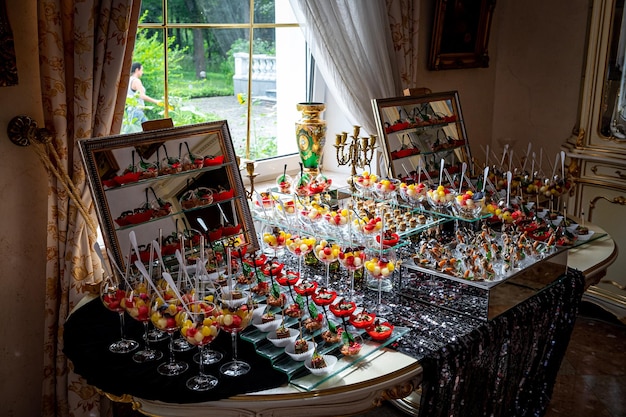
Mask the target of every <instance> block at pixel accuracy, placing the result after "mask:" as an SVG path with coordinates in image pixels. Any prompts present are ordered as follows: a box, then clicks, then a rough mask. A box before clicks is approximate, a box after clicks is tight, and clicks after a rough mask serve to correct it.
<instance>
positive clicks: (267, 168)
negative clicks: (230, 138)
mask: <svg viewBox="0 0 626 417" xmlns="http://www.w3.org/2000/svg"><path fill="white" fill-rule="evenodd" d="M169 1H170V0H163V15H162V18H163V22H149V23H141V22H140V23H138V25H137V31H140V30H142V29H152V30H159V31H160V32H161V36H162V39H163V40H164V42H163V60H164V68H163V82H164V86H163V88H164V100H163V101H164V104H165V105H164V117H165V118H167V117H169V85H168V55H169V54H168V42H167V39H168V33H169V32H170V30H171V29H204V30H210V29H247V30H248V39H249V40H250V41H249V48H248V54H249V56H250V57H252V55H253V46H254V42H253V40H254V31H255V29H280V28H299V27H300V24H298V23H297V22H294V23H255V21H254V1H255V0H249V4H250V9H249V10H250V16H249V23H171V22H168V17H167V11H168V7H169V6H168V3H169ZM283 1H285V0H283ZM285 2H286V1H285ZM276 3H278V0H277V1H276ZM275 7H279V5H276V4H275ZM306 54H307V63H311V65H310V67H309V68H307V81H306V82H307V84H308V85H307V86H306V88H307V92H306V95H307V97H306V101H311V100H312V97H311V94H312V92H313V89H314V87H313V86H314V82H313V80H314V61H313V59H312V56H311V53H310V50H309V49H308V47H307V48H306ZM252 73H253V60H252V59H249V60H248V85H247V94H246V96H247V97H251V96H252V83H253V80H252ZM245 104H246V129H245V130H246V140H245V155H239V156H240V157H241V159H242V161H243V162H242V164H241V165H242V166H245V163H244V162H246V161H253V160H252V159H251V158H250V146H251V133H252V132H251V130H252V126H251V115H252V111H253V110H252V100H246V103H245ZM294 122H295V120H294ZM294 140H295V139H294ZM297 160H298V154H297V151H296V152H295V153H289V154H283V155H276V156H275V157H270V158H266V159H260V160H255V161H254V162H255V165H256V166H257V167H263V175H262V176H260V178H259V180H266V179H268V178H269V177H271V176H272V175H274V171H276V175H278V174H279V173H280V172H282V167H283V166H284V164H289V165H290V166H293V164H294V163H295V164H296V165H297ZM276 166H280V167H281V169H280V170H274V169H273V168H274V167H276Z"/></svg>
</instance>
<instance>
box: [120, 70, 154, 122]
mask: <svg viewBox="0 0 626 417" xmlns="http://www.w3.org/2000/svg"><path fill="white" fill-rule="evenodd" d="M142 75H143V65H142V64H141V63H140V62H134V63H133V65H132V66H131V68H130V80H129V82H128V93H127V94H126V103H127V106H126V117H127V119H126V123H124V126H122V131H123V132H124V133H131V132H138V131H141V124H142V123H143V122H145V121H147V120H148V118H147V117H146V115H145V113H144V111H143V110H144V108H145V105H146V101H147V102H150V103H154V104H156V105H157V106H162V105H163V102H162V101H159V100H156V99H153V98H152V97H150V96H148V95H147V94H146V87H144V85H143V83H142V82H141V76H142ZM129 99H130V100H129Z"/></svg>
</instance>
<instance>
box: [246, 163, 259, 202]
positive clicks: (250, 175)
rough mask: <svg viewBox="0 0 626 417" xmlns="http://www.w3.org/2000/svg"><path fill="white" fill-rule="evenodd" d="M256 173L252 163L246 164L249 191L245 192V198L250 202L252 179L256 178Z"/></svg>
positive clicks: (252, 188) (252, 189) (252, 192)
mask: <svg viewBox="0 0 626 417" xmlns="http://www.w3.org/2000/svg"><path fill="white" fill-rule="evenodd" d="M258 175H259V174H257V173H256V172H254V162H246V176H247V177H248V179H249V180H250V191H246V197H247V198H248V200H252V197H253V195H254V179H255V178H256V177H257V176H258Z"/></svg>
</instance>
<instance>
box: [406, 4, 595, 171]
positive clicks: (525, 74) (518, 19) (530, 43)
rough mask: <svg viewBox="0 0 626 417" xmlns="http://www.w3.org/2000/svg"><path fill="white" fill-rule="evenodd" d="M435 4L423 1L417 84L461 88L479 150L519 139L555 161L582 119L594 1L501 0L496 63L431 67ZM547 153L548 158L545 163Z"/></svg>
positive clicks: (477, 153)
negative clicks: (582, 86) (583, 81)
mask: <svg viewBox="0 0 626 417" xmlns="http://www.w3.org/2000/svg"><path fill="white" fill-rule="evenodd" d="M432 3H434V2H429V1H423V2H422V5H421V16H422V19H421V22H420V51H419V57H420V65H419V74H418V80H417V82H416V87H422V86H424V87H428V88H430V89H431V90H432V91H448V90H458V91H459V97H460V100H461V106H462V110H463V115H464V117H465V120H466V128H467V134H468V137H469V140H470V144H471V149H472V154H473V155H474V157H475V158H477V159H478V160H479V161H481V162H482V161H484V159H485V158H484V154H483V153H482V151H481V146H482V147H483V148H484V147H485V145H486V144H489V145H490V147H491V148H492V149H498V152H500V150H501V149H502V145H501V143H502V142H503V140H504V139H507V138H510V139H512V140H513V141H516V143H517V144H516V146H515V147H514V149H515V151H514V154H515V155H521V154H524V153H526V150H527V144H528V142H529V141H531V142H532V143H533V149H534V150H536V151H537V154H538V153H539V148H540V147H543V148H544V154H546V155H549V156H550V158H551V163H553V162H554V156H555V155H556V153H557V152H559V151H560V146H561V144H562V143H563V142H564V141H565V139H566V138H567V137H569V135H570V134H571V131H572V128H573V127H574V125H575V123H576V120H577V111H578V102H579V93H580V83H581V74H582V68H583V60H584V55H585V39H586V27H587V15H588V11H589V10H588V9H589V0H571V1H570V0H555V1H542V0H528V1H523V2H516V1H498V2H497V3H496V7H495V12H494V18H493V23H492V26H491V35H490V38H489V47H488V50H489V57H490V65H489V68H475V69H461V70H445V71H429V70H428V69H427V66H426V64H427V59H428V53H429V48H430V33H431V30H432V20H433V17H432V16H433V12H434V5H433V4H432ZM546 160H547V158H544V165H545V161H546Z"/></svg>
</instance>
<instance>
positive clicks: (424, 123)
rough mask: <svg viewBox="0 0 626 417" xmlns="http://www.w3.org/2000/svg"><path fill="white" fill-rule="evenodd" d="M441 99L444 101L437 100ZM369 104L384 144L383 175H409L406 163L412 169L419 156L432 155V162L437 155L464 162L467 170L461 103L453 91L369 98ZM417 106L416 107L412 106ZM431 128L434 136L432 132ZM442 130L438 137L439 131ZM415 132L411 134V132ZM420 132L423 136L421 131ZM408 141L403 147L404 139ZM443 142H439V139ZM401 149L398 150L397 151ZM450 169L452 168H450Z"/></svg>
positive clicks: (468, 151) (467, 153)
mask: <svg viewBox="0 0 626 417" xmlns="http://www.w3.org/2000/svg"><path fill="white" fill-rule="evenodd" d="M438 102H444V103H438ZM372 107H373V110H374V118H375V120H376V128H377V130H378V136H379V137H380V138H381V139H382V142H383V143H384V144H385V146H383V147H381V149H382V153H383V156H384V159H385V164H386V167H387V175H388V176H390V177H393V178H403V177H404V176H405V175H406V176H407V177H408V176H409V172H410V171H409V170H408V167H407V166H406V165H404V162H405V161H406V164H407V165H410V168H411V170H412V171H414V170H416V168H417V162H418V160H419V158H424V159H425V158H427V157H428V156H433V158H435V160H434V166H436V167H438V166H439V160H440V159H441V158H444V159H447V161H446V162H447V163H450V164H451V165H453V164H457V163H459V162H467V164H468V167H469V170H470V174H473V165H472V159H471V153H470V149H469V142H468V139H467V133H466V131H465V122H464V120H463V113H462V111H461V103H460V101H459V94H458V92H457V91H446V92H440V93H432V94H423V95H416V96H403V97H393V98H385V99H373V100H372ZM418 107H420V108H421V109H422V110H420V111H421V112H422V113H423V114H420V111H418V112H417V113H416V110H415V109H417V108H418ZM433 132H436V133H434V136H433ZM440 132H443V136H441V137H440V135H439V133H440ZM413 133H415V135H411V134H413ZM422 133H423V134H424V136H425V137H424V138H422V137H421V134H422ZM405 136H406V137H408V141H409V142H410V143H411V146H410V147H406V148H405V145H406V143H405V139H406V137H405ZM442 138H443V140H445V142H444V143H443V144H442V143H441V142H442V140H441V139H442ZM401 152H402V153H401ZM425 168H426V164H425ZM450 173H452V172H450Z"/></svg>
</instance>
